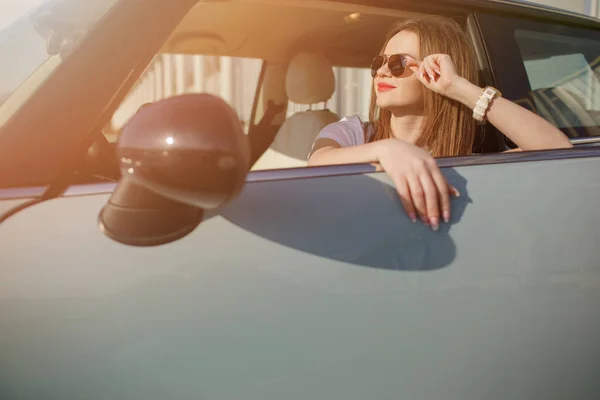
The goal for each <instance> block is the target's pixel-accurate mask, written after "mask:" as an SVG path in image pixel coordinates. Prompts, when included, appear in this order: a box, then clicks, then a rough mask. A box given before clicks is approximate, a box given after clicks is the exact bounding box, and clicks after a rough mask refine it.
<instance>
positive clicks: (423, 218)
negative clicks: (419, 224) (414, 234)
mask: <svg viewBox="0 0 600 400" xmlns="http://www.w3.org/2000/svg"><path fill="white" fill-rule="evenodd" d="M421 221H423V223H424V224H425V225H429V219H427V217H421Z"/></svg>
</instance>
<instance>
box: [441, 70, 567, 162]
mask: <svg viewBox="0 0 600 400" xmlns="http://www.w3.org/2000/svg"><path fill="white" fill-rule="evenodd" d="M482 93H483V88H480V87H479V86H477V85H474V84H473V83H471V82H469V81H468V80H466V79H464V78H457V79H456V81H455V82H454V83H453V84H452V86H450V88H449V89H448V93H447V95H448V97H450V98H452V99H454V100H457V101H460V102H461V103H463V104H464V105H465V106H467V107H469V108H470V109H473V108H475V103H477V100H479V96H481V94H482ZM486 117H487V120H488V121H489V122H490V123H491V124H492V125H494V126H495V127H496V128H498V130H499V131H500V132H502V133H503V134H504V135H506V136H507V137H508V138H509V139H510V140H512V141H513V142H515V144H516V145H517V146H519V148H520V149H521V150H541V149H558V148H565V147H572V145H571V142H570V141H569V139H568V138H567V137H566V136H565V135H564V134H563V133H562V132H561V131H560V130H559V129H558V128H556V127H555V126H554V125H552V124H551V123H550V122H548V121H546V120H545V119H543V118H542V117H540V116H539V115H537V114H534V113H532V112H531V111H529V110H527V109H526V108H524V107H521V106H520V105H518V104H516V103H513V102H512V101H510V100H507V99H505V98H503V97H498V98H496V99H494V100H493V101H492V102H491V104H490V105H489V107H488V110H487V113H486Z"/></svg>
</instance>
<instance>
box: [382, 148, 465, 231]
mask: <svg viewBox="0 0 600 400" xmlns="http://www.w3.org/2000/svg"><path fill="white" fill-rule="evenodd" d="M376 143H377V144H378V148H377V151H376V155H377V159H378V161H379V163H380V164H381V167H382V168H383V170H384V171H386V172H387V174H388V175H389V176H390V178H391V179H392V181H393V182H394V184H395V185H396V189H397V191H398V194H399V195H400V201H401V202H402V206H403V207H404V210H405V211H406V213H407V214H408V215H409V217H410V218H411V219H412V221H413V222H416V220H417V215H418V216H419V217H420V218H421V220H422V221H423V223H425V224H426V225H431V227H432V229H433V230H438V228H439V224H440V216H441V217H442V218H443V220H444V221H445V222H449V221H450V195H451V194H452V195H454V196H457V197H458V196H459V195H460V194H459V193H458V190H456V188H454V187H453V186H451V185H450V184H449V183H448V181H447V180H446V178H445V177H444V175H442V172H441V171H440V169H439V167H438V166H437V163H436V162H435V159H434V158H433V157H431V155H429V154H428V153H427V152H425V151H424V150H422V149H421V148H419V147H417V146H415V145H413V144H411V143H407V142H404V141H402V140H399V139H385V140H381V141H379V142H376Z"/></svg>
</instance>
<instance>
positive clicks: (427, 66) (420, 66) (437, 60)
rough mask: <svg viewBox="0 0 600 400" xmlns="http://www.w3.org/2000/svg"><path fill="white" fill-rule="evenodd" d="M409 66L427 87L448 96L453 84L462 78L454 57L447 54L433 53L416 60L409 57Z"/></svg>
mask: <svg viewBox="0 0 600 400" xmlns="http://www.w3.org/2000/svg"><path fill="white" fill-rule="evenodd" d="M408 67H409V68H410V69H411V70H412V71H413V72H414V73H415V75H416V77H417V79H418V80H419V81H420V82H421V83H422V84H423V85H425V87H426V88H428V89H430V90H433V91H434V92H436V93H439V94H441V95H444V96H448V93H449V90H450V88H451V87H452V85H453V84H454V83H455V82H456V81H457V80H458V79H460V76H459V75H458V74H457V73H456V68H455V66H454V62H453V61H452V58H450V56H449V55H447V54H432V55H430V56H427V57H425V58H424V59H423V61H420V62H419V61H416V60H413V59H409V61H408Z"/></svg>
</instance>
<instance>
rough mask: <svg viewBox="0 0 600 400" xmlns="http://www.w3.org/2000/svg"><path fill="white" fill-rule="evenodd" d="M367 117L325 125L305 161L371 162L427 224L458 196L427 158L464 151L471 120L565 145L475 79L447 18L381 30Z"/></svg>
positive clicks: (534, 145) (470, 138)
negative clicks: (384, 35) (382, 35)
mask: <svg viewBox="0 0 600 400" xmlns="http://www.w3.org/2000/svg"><path fill="white" fill-rule="evenodd" d="M371 74H372V75H373V78H374V79H373V88H372V99H371V110H370V120H371V123H369V124H364V123H363V122H362V121H360V119H359V118H358V117H357V116H352V117H348V118H344V119H342V120H341V121H340V122H336V123H334V124H331V125H328V126H327V127H325V128H324V129H323V130H322V131H321V133H320V134H319V136H318V137H317V139H316V140H315V143H314V145H313V150H312V152H311V154H310V156H309V166H316V165H331V164H345V163H365V162H367V163H368V162H375V163H379V164H380V165H381V167H382V168H383V170H385V171H386V172H387V173H388V175H389V176H390V177H391V179H392V180H393V182H394V184H395V185H396V188H397V191H398V193H399V195H400V199H401V201H402V205H403V207H404V209H405V210H406V212H407V213H408V215H409V217H410V218H411V219H412V221H413V222H416V220H417V216H419V217H420V218H421V220H422V221H423V222H424V223H425V224H427V225H430V226H431V227H432V228H433V229H434V230H437V229H438V228H439V223H440V217H441V218H443V220H444V221H445V222H448V221H449V220H450V194H453V195H455V196H458V195H459V193H458V191H457V190H456V189H455V188H453V187H451V186H450V185H449V184H448V182H447V181H446V179H445V178H444V176H443V175H442V173H441V172H440V170H439V168H438V167H437V164H436V162H435V160H434V157H446V156H461V155H468V154H471V149H472V147H473V142H474V139H475V131H476V123H477V120H480V121H488V122H489V123H491V124H493V125H494V126H495V127H496V128H498V130H500V131H501V132H502V133H503V134H504V135H506V136H507V137H508V138H510V139H511V140H512V141H513V142H514V143H516V144H517V145H518V146H519V149H520V150H537V149H549V148H564V147H570V146H571V143H570V142H569V140H568V138H567V137H566V136H565V135H563V133H562V132H561V131H560V130H558V129H557V128H555V127H554V126H553V125H552V124H550V123H549V122H547V121H546V120H544V119H542V118H541V117H539V116H537V115H536V114H534V113H532V112H530V111H528V110H526V109H525V108H522V107H520V106H518V105H517V104H515V103H513V102H511V101H509V100H506V99H504V98H502V97H501V94H500V92H498V91H497V90H496V89H494V88H491V87H490V88H486V89H485V90H484V89H483V88H481V87H479V86H477V85H475V84H474V83H472V82H475V81H476V77H477V67H476V64H475V56H474V52H473V49H472V47H471V43H470V41H469V40H468V38H467V36H466V34H465V33H464V32H463V31H462V30H461V28H460V26H459V25H458V24H457V23H456V22H454V21H453V20H451V19H448V18H443V17H427V18H423V19H419V20H407V21H404V22H401V23H399V24H398V25H396V26H395V27H394V28H393V29H392V30H391V31H390V33H389V35H388V37H387V40H386V42H385V44H384V46H383V49H382V52H381V55H379V56H377V57H375V59H374V60H373V63H372V65H371Z"/></svg>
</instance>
